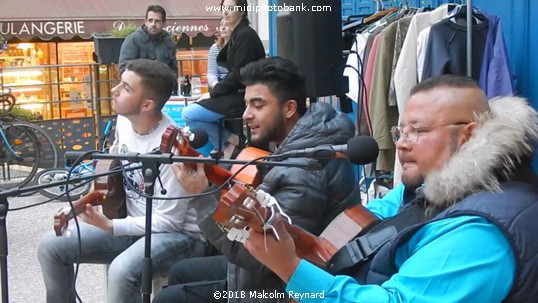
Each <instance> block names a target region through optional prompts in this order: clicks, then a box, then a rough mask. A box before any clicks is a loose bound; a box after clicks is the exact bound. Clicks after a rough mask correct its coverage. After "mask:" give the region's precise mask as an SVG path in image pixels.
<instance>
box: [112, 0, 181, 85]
mask: <svg viewBox="0 0 538 303" xmlns="http://www.w3.org/2000/svg"><path fill="white" fill-rule="evenodd" d="M165 22H166V11H165V10H164V8H163V7H162V6H160V5H150V6H148V9H147V10H146V21H145V23H144V25H142V26H141V27H140V28H139V29H138V30H137V31H136V32H134V33H132V34H130V35H129V36H127V37H126V38H125V41H123V44H122V45H121V50H120V60H119V61H120V62H119V71H120V75H121V74H123V72H124V71H125V67H126V66H127V62H129V61H131V60H133V59H139V58H144V59H151V60H158V61H161V62H163V63H164V64H166V65H168V66H169V67H170V68H171V69H172V71H173V72H174V74H175V75H176V79H177V73H178V71H177V59H176V44H175V43H174V41H172V38H171V37H170V35H169V34H168V33H167V32H166V31H163V28H164V23H165Z"/></svg>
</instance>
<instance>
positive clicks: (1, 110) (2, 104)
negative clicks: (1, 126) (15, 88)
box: [0, 93, 15, 117]
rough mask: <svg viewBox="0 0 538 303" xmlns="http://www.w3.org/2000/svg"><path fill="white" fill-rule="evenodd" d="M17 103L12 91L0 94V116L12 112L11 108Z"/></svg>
mask: <svg viewBox="0 0 538 303" xmlns="http://www.w3.org/2000/svg"><path fill="white" fill-rule="evenodd" d="M13 105H15V96H13V95H12V94H10V93H6V94H1V95H0V117H2V116H5V115H7V114H9V112H11V109H12V108H13Z"/></svg>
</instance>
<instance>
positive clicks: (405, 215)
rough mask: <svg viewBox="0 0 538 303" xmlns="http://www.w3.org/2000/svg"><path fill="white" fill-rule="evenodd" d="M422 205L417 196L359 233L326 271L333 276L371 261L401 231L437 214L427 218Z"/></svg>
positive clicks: (331, 262) (420, 198) (328, 265)
mask: <svg viewBox="0 0 538 303" xmlns="http://www.w3.org/2000/svg"><path fill="white" fill-rule="evenodd" d="M423 205H424V197H423V195H422V194H417V197H416V198H415V199H413V200H412V201H410V202H409V203H408V204H407V205H406V206H404V207H402V208H401V210H400V211H399V212H398V214H397V215H396V216H394V217H391V218H389V219H385V220H383V221H381V222H380V223H378V224H377V225H375V226H374V227H372V228H371V229H369V230H367V231H365V233H363V232H361V233H360V234H359V235H357V237H356V238H355V239H353V240H352V241H350V242H348V243H347V244H346V245H345V246H343V247H342V248H341V249H340V250H339V251H338V252H337V253H336V254H334V256H333V257H332V258H331V260H330V261H329V262H328V263H327V270H328V271H329V272H330V273H333V274H335V273H338V272H340V271H342V270H344V269H347V268H350V267H353V266H355V265H359V264H360V263H365V262H367V261H371V259H372V258H373V256H374V255H375V254H376V253H377V252H378V251H379V249H380V248H381V247H382V246H383V245H385V244H387V243H388V242H390V241H391V240H392V239H394V238H395V237H396V235H397V234H398V233H399V232H400V231H401V230H403V229H405V228H406V227H409V226H412V225H415V224H418V223H422V222H424V221H426V220H428V219H430V218H432V217H434V216H435V215H437V214H438V213H439V212H438V211H434V212H432V213H431V214H430V215H428V216H427V215H426V211H425V208H424V206H423ZM361 267H362V266H361ZM366 268H369V266H366Z"/></svg>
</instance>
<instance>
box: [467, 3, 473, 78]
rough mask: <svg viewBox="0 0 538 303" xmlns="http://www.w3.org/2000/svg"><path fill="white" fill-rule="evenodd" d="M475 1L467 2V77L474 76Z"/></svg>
mask: <svg viewBox="0 0 538 303" xmlns="http://www.w3.org/2000/svg"><path fill="white" fill-rule="evenodd" d="M472 43H473V1H472V0H467V77H471V76H472V68H473V67H472V62H471V60H472V55H473V47H472Z"/></svg>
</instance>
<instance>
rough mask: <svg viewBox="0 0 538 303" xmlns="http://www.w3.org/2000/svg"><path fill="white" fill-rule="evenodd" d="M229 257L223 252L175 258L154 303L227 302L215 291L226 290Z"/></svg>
mask: <svg viewBox="0 0 538 303" xmlns="http://www.w3.org/2000/svg"><path fill="white" fill-rule="evenodd" d="M227 271H228V261H227V260H226V258H225V257H224V256H223V255H216V256H209V257H200V258H190V259H185V260H182V261H179V262H177V263H176V264H174V265H173V266H172V268H171V269H170V273H169V275H168V286H167V287H166V288H165V289H163V290H162V291H161V292H160V293H159V294H158V295H157V296H156V297H155V299H154V300H153V303H198V302H200V303H207V302H227V299H223V298H222V297H223V296H220V297H219V299H217V298H215V295H214V294H215V292H216V291H218V292H220V293H222V292H223V291H226V289H227V287H226V275H227Z"/></svg>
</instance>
